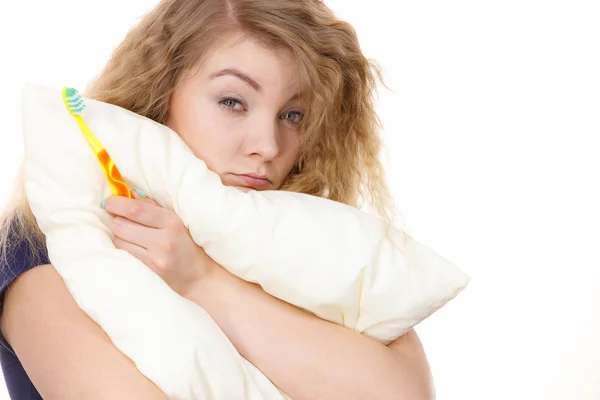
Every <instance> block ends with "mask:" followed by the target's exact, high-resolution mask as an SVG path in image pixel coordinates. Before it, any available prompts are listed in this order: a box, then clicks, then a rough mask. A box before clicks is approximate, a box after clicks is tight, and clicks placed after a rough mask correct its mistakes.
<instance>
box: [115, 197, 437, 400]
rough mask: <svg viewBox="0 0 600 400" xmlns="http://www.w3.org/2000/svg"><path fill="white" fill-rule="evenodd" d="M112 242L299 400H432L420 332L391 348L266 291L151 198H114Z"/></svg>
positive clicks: (281, 387)
mask: <svg viewBox="0 0 600 400" xmlns="http://www.w3.org/2000/svg"><path fill="white" fill-rule="evenodd" d="M105 210H106V211H108V212H110V213H111V214H114V215H115V219H114V220H113V224H112V226H111V229H112V231H113V233H114V234H115V238H114V240H113V242H114V243H115V246H116V247H117V248H119V249H121V250H124V251H127V252H129V253H130V254H132V255H133V256H135V257H137V258H138V259H140V260H141V261H142V262H143V263H144V264H146V265H147V266H148V267H149V268H150V269H151V270H153V271H154V272H155V273H157V274H158V275H159V276H160V277H161V278H162V279H163V280H164V281H165V282H166V283H167V284H168V285H169V286H171V288H173V289H174V290H175V291H177V292H178V293H179V294H181V295H182V296H184V297H188V298H189V299H190V300H192V301H195V302H196V303H198V304H199V305H200V306H201V307H203V308H204V309H205V310H206V311H207V312H208V313H209V314H210V315H211V317H212V318H213V319H214V320H215V321H216V322H217V324H218V325H219V326H220V327H221V329H222V330H223V331H224V332H225V334H226V335H227V336H228V337H229V339H230V340H231V341H232V343H233V344H234V346H235V347H236V348H237V350H238V351H239V352H240V354H241V355H242V356H244V357H245V358H246V359H248V360H249V361H250V362H251V363H253V364H254V365H255V366H257V367H258V368H259V369H260V370H261V371H262V372H263V373H264V374H265V375H266V376H267V377H268V378H269V379H271V380H272V381H273V382H274V383H275V384H276V385H277V386H278V387H279V388H280V389H281V390H283V391H284V392H286V393H287V394H289V395H290V396H291V397H292V398H293V399H294V400H304V399H311V400H312V399H318V400H321V399H327V400H330V399H369V400H376V399H386V400H387V399H394V400H402V399H410V400H429V399H433V398H434V395H433V384H432V380H431V373H430V371H429V365H428V363H427V359H426V357H425V353H424V352H423V347H422V346H421V343H420V341H419V339H418V337H417V335H416V333H415V332H414V331H412V330H411V331H409V333H407V334H406V335H404V336H403V337H401V338H399V339H398V340H396V341H395V342H393V343H392V344H391V345H390V346H389V347H386V346H384V345H383V344H381V343H379V342H377V341H375V340H372V339H370V338H368V337H366V336H363V335H361V334H359V333H357V332H354V331H352V330H350V329H347V328H344V327H340V326H338V325H335V324H332V323H330V322H327V321H324V320H321V319H320V318H317V317H315V316H314V315H312V314H310V313H308V312H305V311H302V310H300V309H298V308H297V307H294V306H292V305H290V304H288V303H286V302H284V301H281V300H278V299H276V298H274V297H272V296H270V295H269V294H267V293H265V292H264V291H263V290H262V289H261V288H260V287H259V286H257V285H254V284H251V283H248V282H246V281H243V280H241V279H239V278H237V277H236V276H234V275H233V274H231V273H229V272H227V271H226V270H225V269H224V268H223V267H221V266H220V265H218V264H217V263H215V262H214V261H213V260H212V259H211V258H210V257H208V256H207V255H206V253H204V251H203V250H202V249H201V248H200V247H198V246H197V245H196V244H195V243H194V241H193V240H192V238H191V237H190V235H189V232H188V230H187V229H186V228H185V226H184V225H183V223H182V222H181V220H180V219H179V217H178V216H177V215H176V214H175V213H173V212H171V211H170V210H168V209H165V208H162V207H160V206H159V205H158V204H157V203H156V202H154V201H153V200H152V199H148V198H145V199H141V198H138V197H137V196H136V198H135V199H127V198H124V197H118V196H111V197H109V198H108V199H106V201H105Z"/></svg>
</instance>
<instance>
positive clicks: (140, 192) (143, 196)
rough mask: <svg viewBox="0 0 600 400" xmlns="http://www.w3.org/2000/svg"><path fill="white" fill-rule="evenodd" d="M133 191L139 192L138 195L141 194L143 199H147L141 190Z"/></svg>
mask: <svg viewBox="0 0 600 400" xmlns="http://www.w3.org/2000/svg"><path fill="white" fill-rule="evenodd" d="M133 190H135V191H136V192H137V194H139V195H140V197H141V198H142V199H145V198H146V195H145V194H144V192H143V191H142V190H141V189H138V188H135V189H133Z"/></svg>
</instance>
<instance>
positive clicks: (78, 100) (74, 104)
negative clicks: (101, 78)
mask: <svg viewBox="0 0 600 400" xmlns="http://www.w3.org/2000/svg"><path fill="white" fill-rule="evenodd" d="M64 94H65V100H66V103H67V106H68V107H69V110H70V111H71V112H72V113H73V114H80V113H81V112H82V111H83V110H85V102H84V101H83V97H81V95H80V94H79V92H77V90H76V89H73V88H65V93H64Z"/></svg>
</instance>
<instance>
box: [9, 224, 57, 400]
mask: <svg viewBox="0 0 600 400" xmlns="http://www.w3.org/2000/svg"><path fill="white" fill-rule="evenodd" d="M9 240H10V243H11V244H10V246H9V247H8V254H7V259H8V265H1V266H0V279H1V282H0V310H2V308H3V307H4V292H5V290H6V288H7V287H8V285H10V284H11V283H12V282H13V281H14V280H15V279H16V278H17V277H18V276H19V275H21V274H22V273H23V272H25V271H27V270H29V269H31V268H33V267H35V266H36V265H42V264H50V260H48V254H47V253H46V254H45V255H44V256H43V258H42V260H41V262H36V261H35V260H34V258H33V255H32V250H31V247H30V245H29V242H27V240H24V239H23V238H19V237H17V236H16V235H13V236H12V237H11V238H10V239H9ZM0 365H2V373H3V374H4V380H5V382H6V386H7V388H8V393H9V395H10V398H11V400H41V399H42V396H40V394H39V393H38V391H37V390H36V388H35V387H34V386H33V383H32V382H31V379H29V376H27V373H26V372H25V370H24V369H23V365H22V364H21V362H20V361H19V358H18V357H17V355H16V354H15V352H14V351H13V349H12V347H11V346H10V345H9V344H8V342H6V339H5V338H4V336H3V335H2V333H1V332H0Z"/></svg>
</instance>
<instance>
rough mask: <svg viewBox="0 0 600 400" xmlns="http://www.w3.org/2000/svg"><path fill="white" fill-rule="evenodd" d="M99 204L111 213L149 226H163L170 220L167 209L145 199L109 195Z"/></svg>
mask: <svg viewBox="0 0 600 400" xmlns="http://www.w3.org/2000/svg"><path fill="white" fill-rule="evenodd" d="M101 206H102V207H103V208H104V209H105V210H106V211H107V212H109V213H111V214H113V215H118V216H121V217H124V218H127V219H130V220H132V221H135V222H137V223H138V224H142V225H145V226H148V227H151V228H164V227H166V226H169V225H170V223H171V220H172V216H171V214H170V212H169V210H167V209H165V208H162V207H160V206H156V205H155V204H153V203H152V202H148V201H145V199H136V198H133V199H128V198H126V197H123V196H110V197H108V198H106V199H105V200H104V201H103V202H102V204H101Z"/></svg>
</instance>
